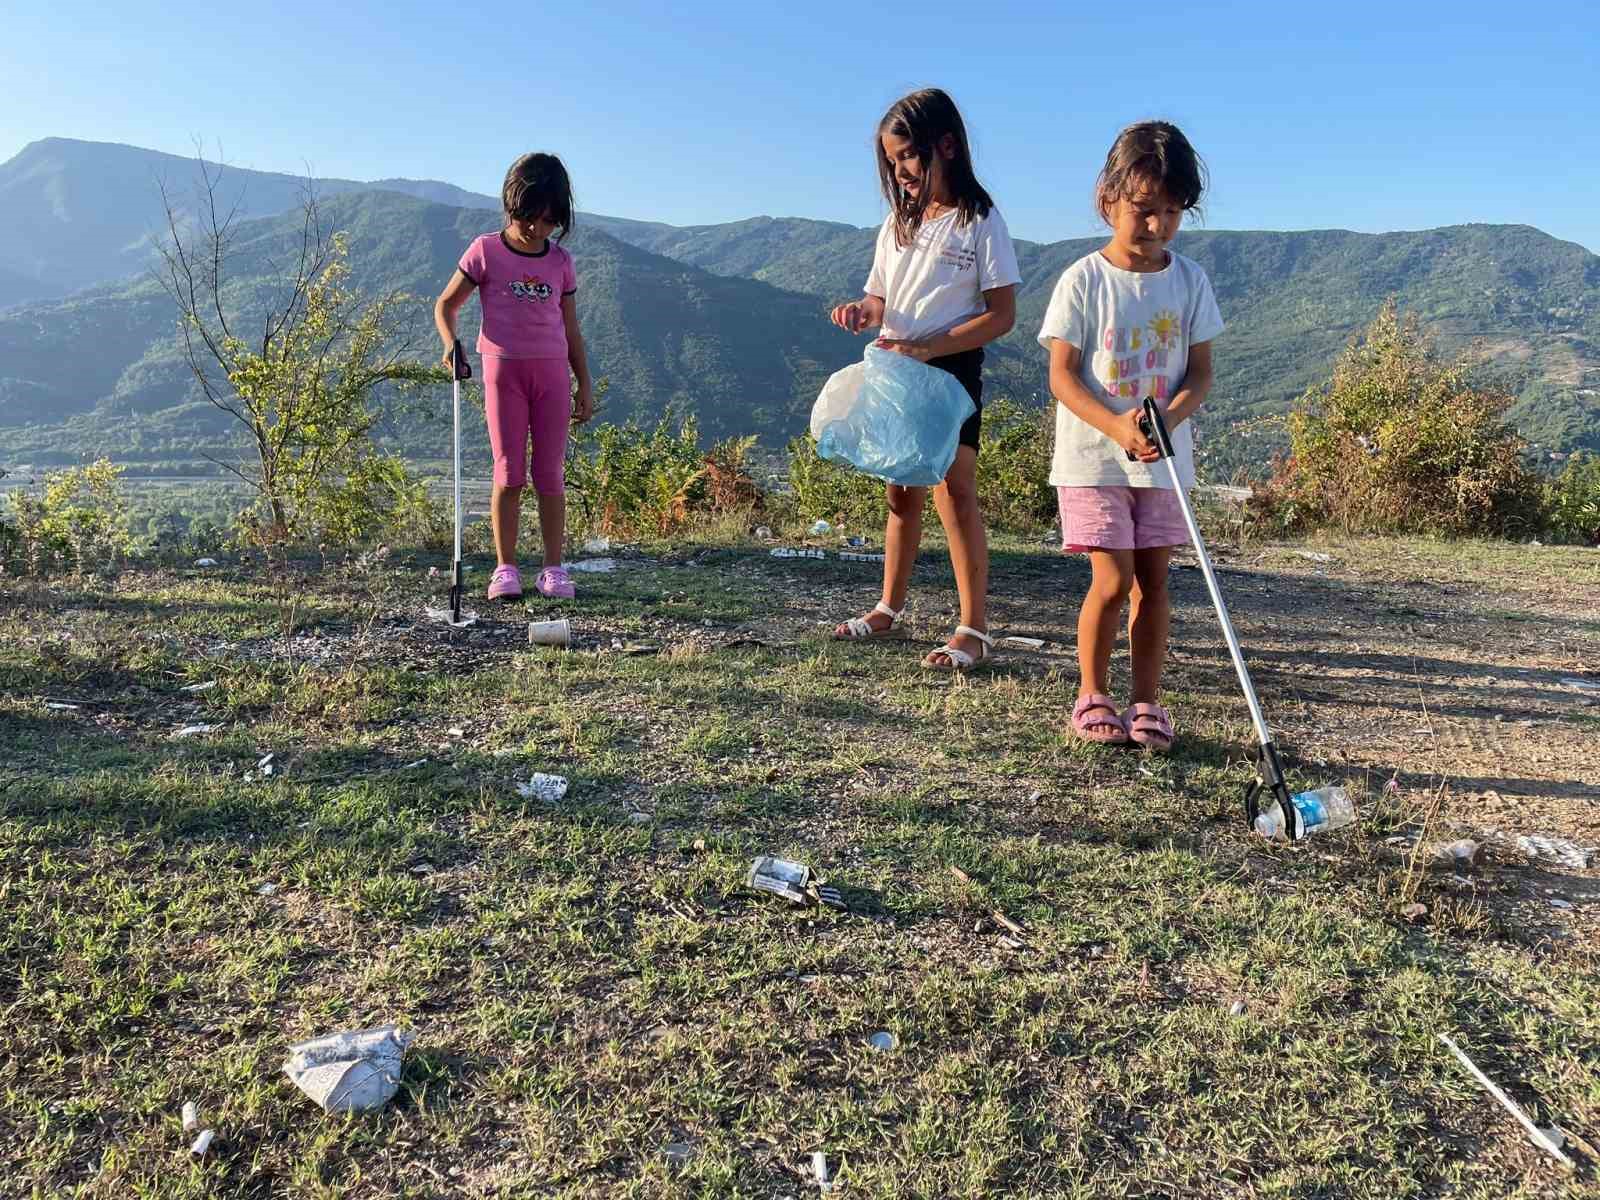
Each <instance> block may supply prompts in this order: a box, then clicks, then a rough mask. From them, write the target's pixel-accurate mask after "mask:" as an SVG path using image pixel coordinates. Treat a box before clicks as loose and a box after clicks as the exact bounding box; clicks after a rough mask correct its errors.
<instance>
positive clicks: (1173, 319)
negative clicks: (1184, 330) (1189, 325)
mask: <svg viewBox="0 0 1600 1200" xmlns="http://www.w3.org/2000/svg"><path fill="white" fill-rule="evenodd" d="M1179 328H1180V325H1179V321H1178V314H1177V313H1175V312H1170V311H1169V312H1158V313H1157V314H1156V315H1155V316H1154V317H1152V318H1151V320H1150V336H1151V337H1153V338H1155V340H1156V345H1158V346H1160V347H1161V348H1162V349H1163V350H1166V349H1170V348H1171V347H1172V345H1173V344H1174V343H1175V342H1176V341H1177V340H1178V331H1179Z"/></svg>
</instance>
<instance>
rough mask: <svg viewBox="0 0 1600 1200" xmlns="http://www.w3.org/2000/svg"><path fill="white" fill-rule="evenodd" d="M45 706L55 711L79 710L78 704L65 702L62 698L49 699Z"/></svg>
mask: <svg viewBox="0 0 1600 1200" xmlns="http://www.w3.org/2000/svg"><path fill="white" fill-rule="evenodd" d="M45 707H46V708H48V709H50V710H52V711H53V712H77V711H78V706H77V705H76V704H64V703H62V702H61V701H60V700H47V701H46V702H45Z"/></svg>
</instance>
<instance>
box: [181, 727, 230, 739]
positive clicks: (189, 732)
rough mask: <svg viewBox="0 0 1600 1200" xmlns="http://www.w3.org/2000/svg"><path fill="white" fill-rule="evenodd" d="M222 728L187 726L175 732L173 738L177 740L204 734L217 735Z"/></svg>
mask: <svg viewBox="0 0 1600 1200" xmlns="http://www.w3.org/2000/svg"><path fill="white" fill-rule="evenodd" d="M221 728H222V726H221V725H185V726H184V727H183V728H182V729H179V730H177V731H175V732H174V733H173V735H172V736H173V737H175V738H186V737H196V736H198V735H199V734H202V733H215V732H216V731H217V730H219V729H221Z"/></svg>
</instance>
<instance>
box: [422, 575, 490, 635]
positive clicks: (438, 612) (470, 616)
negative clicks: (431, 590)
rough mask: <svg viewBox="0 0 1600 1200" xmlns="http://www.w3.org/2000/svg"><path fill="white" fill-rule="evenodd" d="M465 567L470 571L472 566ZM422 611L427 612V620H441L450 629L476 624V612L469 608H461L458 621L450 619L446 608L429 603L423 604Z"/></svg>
mask: <svg viewBox="0 0 1600 1200" xmlns="http://www.w3.org/2000/svg"><path fill="white" fill-rule="evenodd" d="M465 569H466V570H469V571H470V570H471V569H472V568H470V567H467V568H465ZM423 611H424V612H426V613H427V616H428V620H430V621H441V622H443V623H444V624H446V625H448V626H450V628H452V629H465V628H467V626H469V625H476V624H477V623H478V614H477V612H476V611H475V610H473V609H470V608H463V609H462V610H461V620H460V621H459V622H457V621H454V620H452V619H451V618H452V615H453V614H452V613H451V612H450V610H449V609H448V608H435V607H433V606H432V605H431V604H430V605H427V606H425V608H424V610H423Z"/></svg>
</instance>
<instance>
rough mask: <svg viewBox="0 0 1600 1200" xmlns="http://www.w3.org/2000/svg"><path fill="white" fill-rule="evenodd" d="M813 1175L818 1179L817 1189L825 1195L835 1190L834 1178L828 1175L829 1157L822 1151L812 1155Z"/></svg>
mask: <svg viewBox="0 0 1600 1200" xmlns="http://www.w3.org/2000/svg"><path fill="white" fill-rule="evenodd" d="M811 1173H812V1175H814V1176H815V1177H816V1180H817V1187H819V1188H821V1189H822V1193H823V1195H827V1193H828V1192H830V1191H832V1190H833V1176H832V1175H830V1174H829V1173H828V1156H827V1155H826V1154H824V1153H823V1152H822V1151H821V1150H817V1151H814V1152H813V1153H812V1155H811Z"/></svg>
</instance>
